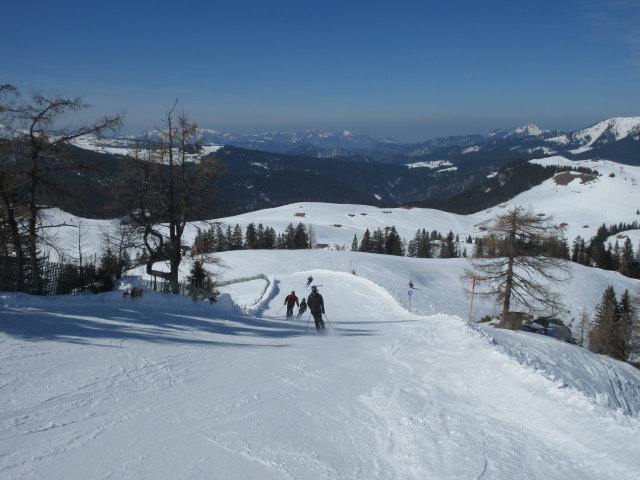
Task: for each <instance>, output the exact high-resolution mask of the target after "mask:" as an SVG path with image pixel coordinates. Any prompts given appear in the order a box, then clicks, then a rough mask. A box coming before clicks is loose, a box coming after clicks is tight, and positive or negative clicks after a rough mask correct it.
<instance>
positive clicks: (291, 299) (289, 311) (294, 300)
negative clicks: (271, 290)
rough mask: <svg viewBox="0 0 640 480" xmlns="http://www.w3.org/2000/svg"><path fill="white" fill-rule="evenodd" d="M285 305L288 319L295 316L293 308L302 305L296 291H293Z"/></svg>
mask: <svg viewBox="0 0 640 480" xmlns="http://www.w3.org/2000/svg"><path fill="white" fill-rule="evenodd" d="M284 304H285V305H286V306H287V317H290V316H291V315H293V307H294V306H295V305H298V306H299V305H300V304H299V303H298V297H296V292H295V291H293V290H291V294H289V295H287V298H285V299H284Z"/></svg>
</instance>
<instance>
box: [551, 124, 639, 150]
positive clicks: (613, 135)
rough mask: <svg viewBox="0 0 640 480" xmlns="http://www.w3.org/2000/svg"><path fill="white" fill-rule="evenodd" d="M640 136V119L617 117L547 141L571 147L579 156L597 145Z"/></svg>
mask: <svg viewBox="0 0 640 480" xmlns="http://www.w3.org/2000/svg"><path fill="white" fill-rule="evenodd" d="M639 134H640V117H615V118H609V119H607V120H604V121H602V122H598V123H596V124H595V125H592V126H590V127H587V128H583V129H582V130H578V131H576V132H572V133H567V134H563V135H560V136H557V137H553V138H549V139H547V141H548V142H551V143H555V144H559V145H569V146H572V147H573V148H574V149H573V150H571V153H574V154H578V153H583V152H587V151H589V150H592V149H593V147H594V146H596V145H602V144H607V143H612V142H615V141H618V140H621V139H623V138H626V137H637V136H638V135H639Z"/></svg>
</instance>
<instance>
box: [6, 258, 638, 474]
mask: <svg viewBox="0 0 640 480" xmlns="http://www.w3.org/2000/svg"><path fill="white" fill-rule="evenodd" d="M221 258H222V260H223V261H224V263H225V264H226V265H227V266H228V270H226V271H225V273H224V276H225V277H227V278H232V277H235V276H245V275H250V274H253V273H255V272H261V273H264V274H266V276H267V278H268V282H267V281H266V280H252V281H251V282H250V285H244V284H233V285H230V286H228V287H225V292H226V293H225V294H224V295H223V297H222V298H221V301H220V302H219V303H217V304H214V305H210V304H207V303H198V304H193V303H191V301H190V300H188V299H186V298H179V297H174V296H168V297H163V296H160V295H156V294H153V293H149V292H148V293H146V294H145V295H144V296H143V297H142V298H140V299H132V298H130V297H123V296H122V294H121V293H120V292H114V293H109V294H103V295H99V296H76V297H59V298H31V297H28V296H25V295H19V294H3V295H2V296H1V299H2V301H1V302H0V305H1V306H0V314H1V317H2V322H1V323H0V329H1V337H0V341H1V342H2V351H1V356H2V362H1V363H0V375H1V376H2V384H1V386H0V388H1V389H2V395H1V396H0V450H1V451H2V452H3V455H2V456H0V472H2V476H3V477H6V478H48V479H63V478H64V479H67V478H87V479H109V478H136V479H143V480H144V479H156V478H172V479H173V478H190V479H209V478H224V479H230V480H233V479H243V480H244V479H248V478H256V479H258V478H259V479H283V478H285V479H294V478H304V479H310V480H315V479H336V480H337V479H362V478H380V479H382V478H384V479H403V480H406V479H415V480H418V479H420V480H421V479H424V478H452V479H453V478H455V479H458V478H529V479H549V478H562V479H569V480H571V479H576V480H577V479H580V480H584V479H598V480H600V479H616V480H619V479H635V478H638V476H640V457H638V455H637V445H638V439H639V438H640V422H639V418H638V411H640V403H639V402H640V401H639V400H638V399H639V398H640V396H639V393H640V392H639V389H640V374H639V373H638V371H637V370H635V369H633V368H632V367H630V366H629V365H626V364H623V363H621V362H617V361H614V360H610V359H606V358H603V357H600V356H597V355H593V354H591V353H590V352H588V351H586V350H584V349H582V348H580V347H577V346H575V345H569V344H566V343H563V342H560V341H556V340H552V339H548V338H545V337H542V336H538V335H534V334H528V333H526V332H498V331H496V330H494V329H492V328H491V327H486V326H478V325H472V324H467V323H466V320H465V319H463V318H461V317H460V316H458V314H460V313H461V312H465V311H466V310H467V308H468V303H467V300H468V299H465V298H464V295H463V294H462V293H461V289H460V285H459V282H458V281H457V280H454V278H455V277H456V274H457V272H458V271H459V269H460V267H461V265H462V263H463V262H464V260H462V259H456V260H448V261H444V260H443V261H436V260H433V261H426V260H425V261H421V260H416V259H408V258H397V257H390V256H381V255H371V254H360V253H351V252H345V251H297V252H296V251H278V252H265V251H238V252H227V253H224V254H222V255H221ZM352 270H355V271H356V275H354V274H353V273H350V272H351V271H352ZM604 273H606V272H604ZM309 274H311V275H313V277H314V283H315V284H316V285H318V286H319V289H320V292H321V293H322V294H323V296H324V300H325V306H326V317H325V318H326V321H327V327H328V328H327V331H326V333H327V334H326V335H317V334H316V333H315V331H314V329H313V321H311V322H309V317H308V316H303V317H302V318H300V319H288V320H287V319H285V318H283V310H282V304H283V301H284V297H285V295H286V294H288V293H289V292H290V291H291V290H295V291H296V293H297V294H298V295H299V296H303V295H306V293H307V290H306V289H305V287H304V284H305V283H306V278H307V276H308V275H309ZM601 274H603V272H599V271H597V270H594V269H587V268H583V269H580V270H579V274H578V275H577V276H576V278H578V277H584V278H583V282H584V285H591V284H596V285H600V284H603V283H607V282H608V281H609V280H610V279H611V278H613V277H611V278H601V277H600V276H599V275H601ZM407 277H411V279H413V281H414V282H415V284H416V285H415V286H416V289H415V290H414V291H413V292H414V294H413V295H412V296H411V297H409V295H407V288H406V282H408V278H407ZM594 288H596V287H594ZM568 292H570V293H572V294H575V295H576V297H577V299H576V301H584V300H585V298H586V297H587V296H588V295H590V292H589V291H587V290H586V289H584V290H583V287H579V288H577V289H575V290H572V289H570V290H568ZM409 298H411V301H409ZM232 301H233V302H232ZM234 303H235V304H236V305H238V306H234V305H233V304H234ZM307 326H309V327H308V329H307Z"/></svg>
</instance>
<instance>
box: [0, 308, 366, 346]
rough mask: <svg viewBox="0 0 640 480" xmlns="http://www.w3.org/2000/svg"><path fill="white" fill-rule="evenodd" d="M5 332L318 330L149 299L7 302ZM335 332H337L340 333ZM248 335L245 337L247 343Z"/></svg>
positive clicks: (133, 334) (80, 336)
mask: <svg viewBox="0 0 640 480" xmlns="http://www.w3.org/2000/svg"><path fill="white" fill-rule="evenodd" d="M1 316H2V318H1V320H0V331H1V332H4V333H5V334H6V335H7V336H10V337H14V338H20V339H23V340H27V341H47V340H48V341H59V342H66V343H77V344H101V345H103V346H111V347H113V346H118V345H119V343H116V342H118V341H120V342H121V341H123V340H140V341H146V342H153V343H169V344H186V345H201V346H250V345H251V346H254V345H255V346H266V347H283V346H286V345H285V344H282V343H278V344H260V343H256V342H255V341H251V340H252V339H288V338H295V337H302V336H305V335H308V334H311V333H315V327H314V325H313V323H312V324H311V325H309V327H308V333H306V332H305V327H306V322H303V321H302V320H300V319H298V320H286V321H283V320H277V319H265V318H260V317H250V316H241V315H232V314H224V315H222V316H221V315H220V314H219V313H216V312H215V310H208V309H207V308H206V307H203V308H202V309H200V310H199V311H198V310H196V311H193V310H191V309H190V310H189V312H188V313H183V312H181V311H179V309H178V308H166V309H163V311H158V310H153V309H151V310H149V309H147V308H145V306H144V304H139V305H135V304H130V305H126V306H123V305H120V306H112V305H94V306H87V305H82V306H80V305H78V306H71V307H69V306H66V307H64V308H59V307H56V306H52V307H47V309H46V310H44V309H37V308H24V307H18V308H11V307H5V308H3V309H2V312H1ZM333 330H334V332H336V333H337V334H338V335H358V336H361V335H372V334H374V332H373V331H370V330H367V329H359V330H357V329H349V328H342V327H339V328H333ZM336 333H334V334H336ZM243 340H246V341H245V342H243Z"/></svg>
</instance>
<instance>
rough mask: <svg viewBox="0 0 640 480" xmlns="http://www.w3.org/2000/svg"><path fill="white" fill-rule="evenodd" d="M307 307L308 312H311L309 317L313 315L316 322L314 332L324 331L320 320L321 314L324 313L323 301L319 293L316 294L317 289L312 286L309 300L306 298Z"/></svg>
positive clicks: (322, 322)
mask: <svg viewBox="0 0 640 480" xmlns="http://www.w3.org/2000/svg"><path fill="white" fill-rule="evenodd" d="M307 305H308V306H309V310H311V315H313V319H314V320H315V322H316V330H317V331H320V330H322V329H324V321H323V320H322V314H323V313H324V300H323V298H322V295H320V292H318V287H316V286H315V285H313V286H312V287H311V294H310V295H309V298H307Z"/></svg>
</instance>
